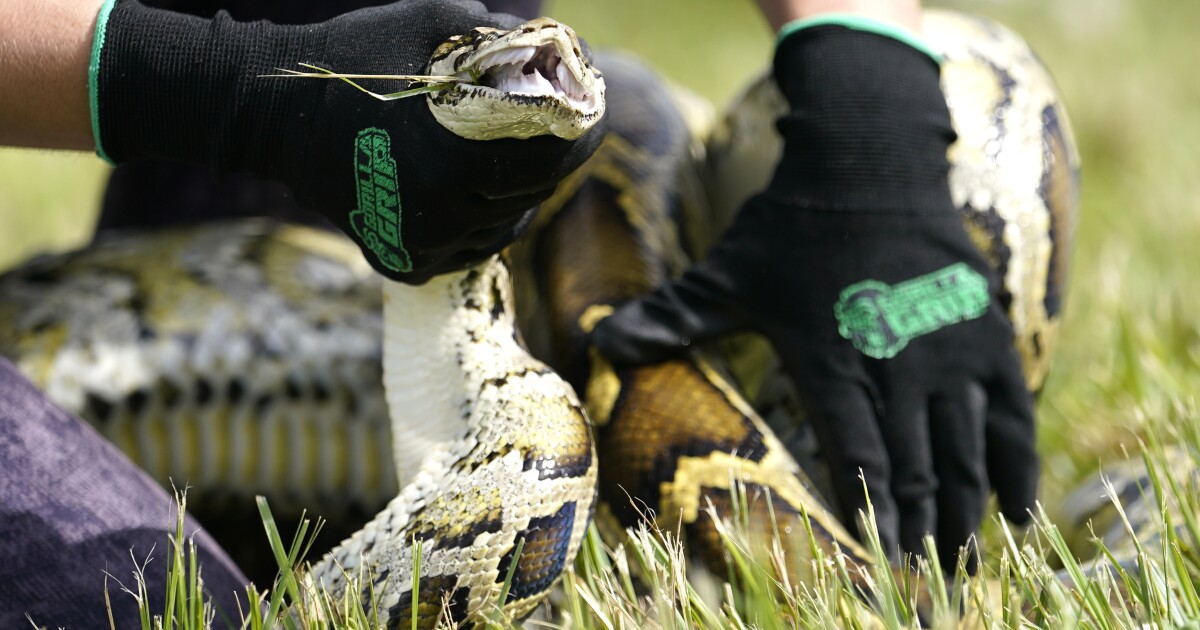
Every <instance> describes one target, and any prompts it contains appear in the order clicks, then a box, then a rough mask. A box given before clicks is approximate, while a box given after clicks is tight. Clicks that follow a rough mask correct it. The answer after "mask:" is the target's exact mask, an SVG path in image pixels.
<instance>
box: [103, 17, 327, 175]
mask: <svg viewBox="0 0 1200 630" xmlns="http://www.w3.org/2000/svg"><path fill="white" fill-rule="evenodd" d="M323 49H324V31H323V29H321V28H320V27H319V26H277V25H274V24H271V23H269V22H265V21H264V22H235V21H234V20H233V19H232V18H231V17H230V16H229V14H228V13H226V12H224V11H222V12H219V13H217V15H216V16H215V17H213V18H212V19H206V18H201V17H197V16H192V15H187V14H182V13H175V12H172V11H165V10H161V9H154V8H150V7H146V6H144V5H142V4H141V3H139V2H137V1H136V0H116V1H115V2H110V3H106V4H105V6H104V8H103V9H102V10H101V13H100V16H99V19H98V21H97V32H96V37H95V43H94V50H93V53H92V66H91V68H90V77H89V90H90V92H91V94H90V97H91V98H90V100H91V108H92V120H93V132H94V134H95V136H96V147H97V153H99V154H100V155H101V156H102V157H105V158H106V159H108V160H109V161H110V162H112V163H114V164H115V163H120V162H125V161H128V160H131V159H139V158H155V159H166V160H175V161H183V162H190V163H195V164H202V165H205V166H207V167H209V168H210V169H212V170H213V171H214V172H222V171H230V170H250V171H254V172H255V173H256V174H259V175H263V176H272V175H274V174H276V173H283V172H289V171H291V172H294V171H295V170H296V168H297V167H296V164H297V163H298V162H299V160H300V156H298V155H295V153H297V152H298V150H297V151H291V150H289V149H290V147H282V148H281V147H279V146H278V144H277V142H278V139H280V138H288V137H293V138H294V137H297V136H299V137H303V136H304V133H305V129H306V128H307V124H308V122H309V121H311V120H312V118H313V114H314V113H315V112H311V111H307V110H306V109H305V108H306V107H307V108H312V107H314V106H315V105H314V104H317V103H320V102H321V99H320V94H321V92H319V91H317V90H322V89H324V85H314V84H323V83H326V82H323V81H285V80H283V79H265V78H261V77H260V75H263V74H272V73H276V70H275V66H277V65H279V64H280V61H279V60H280V59H289V60H290V59H294V60H296V61H300V60H302V59H301V56H302V55H304V54H309V53H311V52H312V51H317V52H319V51H321V50H323ZM268 138H269V139H272V140H275V141H276V144H275V145H274V146H271V147H269V149H270V151H271V154H272V155H273V156H274V158H273V159H265V156H266V152H267V149H268V147H267V146H264V145H266V144H267V143H266V142H264V141H263V139H268ZM298 146H299V145H298V144H297V147H298ZM281 149H282V150H281Z"/></svg>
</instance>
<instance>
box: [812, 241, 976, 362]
mask: <svg viewBox="0 0 1200 630" xmlns="http://www.w3.org/2000/svg"><path fill="white" fill-rule="evenodd" d="M989 301H990V296H989V295H988V286H987V279H986V278H984V277H983V276H981V275H979V274H978V273H977V272H975V271H974V270H973V269H971V268H970V267H968V266H967V265H965V264H963V263H958V264H954V265H950V266H949V267H946V268H945V269H940V270H938V271H935V272H933V273H931V274H928V275H924V276H920V277H918V278H913V279H912V280H908V281H906V282H901V283H900V284H897V285H895V286H888V285H887V284H884V283H883V282H879V281H877V280H864V281H862V282H858V283H856V284H852V285H850V286H848V287H846V289H845V290H843V291H842V294H841V296H839V297H838V301H837V304H835V305H834V306H833V314H834V317H836V318H837V321H838V333H840V334H841V335H842V337H845V338H846V339H849V340H850V343H852V344H854V347H855V348H858V349H859V351H861V352H862V353H863V354H865V355H867V356H869V357H874V358H876V359H890V358H892V357H894V356H896V353H898V352H900V351H901V350H903V349H904V346H906V345H908V342H909V341H912V340H913V339H915V338H917V337H920V336H921V335H926V334H929V333H931V332H933V331H935V330H940V329H942V328H945V327H946V326H949V325H951V324H957V323H958V322H964V321H967V320H971V319H975V318H977V317H979V316H981V315H983V314H984V312H986V311H987V307H988V302H989Z"/></svg>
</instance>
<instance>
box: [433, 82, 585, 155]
mask: <svg viewBox="0 0 1200 630" xmlns="http://www.w3.org/2000/svg"><path fill="white" fill-rule="evenodd" d="M587 98H588V101H587V107H588V108H589V109H590V111H586V112H585V111H584V109H583V108H581V107H580V101H577V100H575V99H572V98H570V97H567V96H565V95H558V94H553V95H551V94H540V95H536V94H524V93H521V92H502V91H500V90H497V89H494V88H489V87H485V86H479V85H466V84H461V85H458V86H455V87H453V88H448V89H445V90H441V91H439V92H437V93H436V94H432V95H430V97H429V99H428V103H429V110H430V111H431V112H433V117H434V118H435V119H437V121H438V122H439V123H440V124H441V125H442V126H443V127H446V128H447V129H451V130H453V131H454V133H455V134H457V135H459V136H462V137H464V138H467V139H468V140H497V139H500V138H517V139H522V140H523V139H526V138H534V137H537V136H547V135H553V136H557V137H559V138H562V139H564V140H574V139H576V138H578V137H580V136H582V135H583V134H585V133H587V132H588V130H590V129H591V128H592V127H593V126H595V124H596V123H597V122H598V121H599V120H600V118H602V117H603V116H604V79H603V78H600V77H598V76H597V78H596V90H595V91H594V92H592V93H591V94H590V95H589V96H588V97H587ZM518 111H519V113H517V112H518Z"/></svg>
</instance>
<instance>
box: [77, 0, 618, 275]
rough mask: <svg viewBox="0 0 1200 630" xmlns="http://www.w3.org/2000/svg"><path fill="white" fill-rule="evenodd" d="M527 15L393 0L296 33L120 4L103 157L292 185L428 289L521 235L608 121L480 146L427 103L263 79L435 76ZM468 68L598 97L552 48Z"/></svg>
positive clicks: (99, 79) (109, 66)
mask: <svg viewBox="0 0 1200 630" xmlns="http://www.w3.org/2000/svg"><path fill="white" fill-rule="evenodd" d="M520 23H521V20H518V19H517V18H514V17H512V16H508V15H504V14H498V13H488V12H487V11H486V10H485V8H484V6H483V5H482V4H480V3H478V2H472V1H468V0H437V1H435V0H419V1H414V2H404V3H396V4H391V5H387V6H384V7H377V8H369V9H362V10H359V11H354V12H352V13H348V14H345V15H342V16H339V17H337V18H334V19H332V20H329V21H326V22H322V23H319V24H310V25H296V26H290V25H276V24H272V23H270V22H265V21H263V22H237V21H234V20H233V19H231V18H230V16H229V14H227V13H219V14H218V15H217V16H216V18H215V19H212V20H208V19H203V18H200V17H195V16H190V15H185V14H181V13H174V12H170V11H163V10H159V9H153V8H149V7H146V6H144V5H142V4H140V3H138V2H136V1H135V0H120V1H118V2H116V3H115V4H114V3H113V2H111V1H110V2H108V3H106V6H105V7H104V9H103V10H102V11H101V14H100V24H98V25H97V33H98V35H97V39H96V45H95V47H94V51H93V69H92V72H91V83H90V92H91V99H92V104H93V107H92V111H93V125H94V130H95V133H96V138H97V141H96V142H97V150H98V151H99V152H100V154H101V155H102V156H105V157H107V158H108V159H109V160H111V161H114V162H118V163H119V162H125V161H128V160H133V159H138V158H159V159H167V160H175V161H182V162H190V163H195V164H202V165H207V166H209V167H210V168H211V169H212V170H213V171H214V172H217V173H224V172H230V171H245V172H250V173H253V174H255V175H257V176H259V177H263V178H268V179H276V180H279V181H282V182H284V183H285V184H287V185H288V186H289V187H290V188H291V189H292V190H293V191H294V192H295V194H296V195H297V198H298V199H299V200H300V202H301V203H302V204H303V205H305V206H306V207H308V208H310V209H312V210H314V211H318V212H320V213H322V214H323V215H324V216H325V217H326V218H327V219H328V220H330V221H331V222H332V223H334V224H335V225H337V226H339V227H340V228H342V230H343V231H345V232H346V234H348V235H349V236H350V237H351V238H352V239H354V240H355V241H356V242H357V243H358V244H359V246H360V247H362V249H363V252H364V253H365V254H366V257H367V260H368V261H370V263H371V265H372V266H374V267H375V268H376V269H377V270H378V271H379V272H380V273H382V274H383V275H385V276H387V277H389V278H391V279H394V280H400V281H403V282H409V283H422V282H425V281H426V280H428V279H429V278H430V277H432V276H433V275H436V274H439V273H446V272H449V271H456V270H459V269H462V268H464V267H467V266H469V265H471V264H473V263H477V262H479V261H480V260H483V259H485V258H487V257H488V256H490V255H491V254H494V253H495V252H497V251H499V250H500V249H501V248H503V247H504V246H505V245H507V244H508V243H510V242H511V241H512V240H513V239H514V238H515V237H516V236H517V234H519V233H520V232H521V230H522V229H524V227H526V226H527V225H528V223H529V221H530V220H531V219H532V217H533V214H534V208H536V206H537V204H538V203H539V202H540V201H542V200H543V199H545V198H546V197H548V196H549V195H550V193H551V192H552V191H553V190H554V186H555V185H556V184H557V183H558V181H559V179H561V178H562V177H563V176H564V175H566V174H567V173H570V172H571V171H572V170H574V169H575V168H576V167H577V166H578V165H579V164H580V163H582V162H583V161H584V160H585V159H586V158H587V156H588V155H590V154H591V153H592V151H593V150H595V148H596V145H597V144H598V143H599V141H600V138H601V137H602V136H603V130H602V126H601V125H597V126H589V128H590V131H588V132H587V133H586V134H583V133H582V132H583V129H582V128H581V129H580V130H579V132H580V134H582V136H581V137H580V135H579V134H576V136H575V137H567V136H569V135H570V134H564V135H563V136H555V135H543V136H540V137H536V138H526V139H515V138H508V139H499V140H490V141H487V142H481V141H478V140H476V139H466V138H463V137H461V136H460V135H458V134H455V133H452V132H450V131H449V130H447V129H446V128H445V127H444V126H442V125H441V124H439V123H438V121H437V120H435V118H434V116H433V115H432V114H431V112H430V108H429V106H428V105H427V103H426V99H425V98H406V99H399V100H392V101H386V102H385V101H377V100H373V99H371V98H366V97H365V96H364V95H363V94H361V93H359V92H356V91H354V90H352V89H348V88H347V86H345V85H342V84H340V82H336V81H308V80H285V79H270V80H268V79H263V78H262V75H270V74H278V73H279V72H280V68H289V69H295V64H296V63H297V62H298V61H303V62H305V63H309V64H312V65H316V66H319V67H322V68H326V69H331V70H335V71H339V72H353V73H361V74H386V75H395V74H403V75H424V74H427V72H426V70H427V67H428V66H429V64H430V58H431V56H434V52H435V49H436V48H437V47H438V46H439V45H440V44H442V43H443V42H444V41H446V40H448V39H450V38H451V36H455V35H460V34H462V33H468V32H471V30H472V29H473V28H475V27H479V26H492V27H498V28H513V27H514V26H517V25H518V24H520ZM576 52H578V51H576ZM463 60H465V59H464V58H460V59H459V61H463ZM472 61H474V62H475V63H474V64H473V65H474V67H485V66H491V68H490V70H489V71H488V72H490V74H489V73H488V72H485V73H484V75H483V76H480V77H469V76H467V74H468V72H467V70H468V68H467V67H461V68H460V67H455V68H454V70H455V71H461V73H462V75H463V76H462V77H459V78H461V79H470V81H465V82H466V83H474V82H475V80H478V81H479V82H480V83H481V84H484V85H490V86H493V87H496V86H499V85H502V84H503V85H507V84H508V83H511V82H514V81H516V82H520V81H527V82H532V83H534V84H544V85H543V86H541V88H540V89H544V90H548V91H550V92H553V91H554V90H559V91H560V92H564V93H567V94H571V95H580V94H583V93H585V92H586V90H584V89H583V88H581V87H579V86H578V84H577V79H576V78H575V76H574V75H573V74H572V72H571V71H569V69H568V68H567V64H565V63H558V58H557V57H555V56H553V55H550V56H545V57H544V58H542V57H539V58H537V59H532V60H524V59H521V60H520V61H521V63H520V64H518V65H514V64H515V62H516V61H518V60H517V59H496V60H491V63H489V62H487V61H488V60H472ZM181 68H186V71H185V72H181V71H180V69H181ZM581 76H582V75H581ZM334 83H338V85H334ZM532 87H533V88H538V85H534V86H532ZM455 92H457V91H455V90H450V91H447V94H450V96H447V98H456V96H454V94H455ZM592 105H593V107H592V113H593V114H595V115H596V116H600V115H602V111H603V110H602V108H601V109H599V110H597V109H596V107H595V104H594V103H593V104H592ZM463 107H464V108H468V107H470V104H469V103H464V104H463Z"/></svg>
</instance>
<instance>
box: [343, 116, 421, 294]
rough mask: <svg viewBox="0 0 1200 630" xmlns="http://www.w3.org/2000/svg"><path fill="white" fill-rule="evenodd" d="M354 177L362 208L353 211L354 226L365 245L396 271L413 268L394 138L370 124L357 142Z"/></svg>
mask: <svg viewBox="0 0 1200 630" xmlns="http://www.w3.org/2000/svg"><path fill="white" fill-rule="evenodd" d="M354 180H355V183H356V184H357V186H358V209H356V210H351V211H350V227H352V228H354V233H355V234H357V235H358V238H360V239H362V244H363V246H364V247H366V248H367V249H369V250H371V251H372V252H373V253H374V254H375V256H377V257H378V258H379V262H380V264H382V265H383V266H384V267H387V268H388V269H391V270H392V271H396V272H405V271H412V260H411V259H410V258H409V257H408V251H406V250H405V249H404V243H403V242H401V240H400V182H399V180H398V179H397V178H396V160H394V159H392V138H391V136H389V135H388V133H387V132H386V131H383V130H382V129H375V128H374V127H370V128H367V129H363V130H362V131H360V132H358V138H357V139H356V140H355V141H354Z"/></svg>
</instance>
